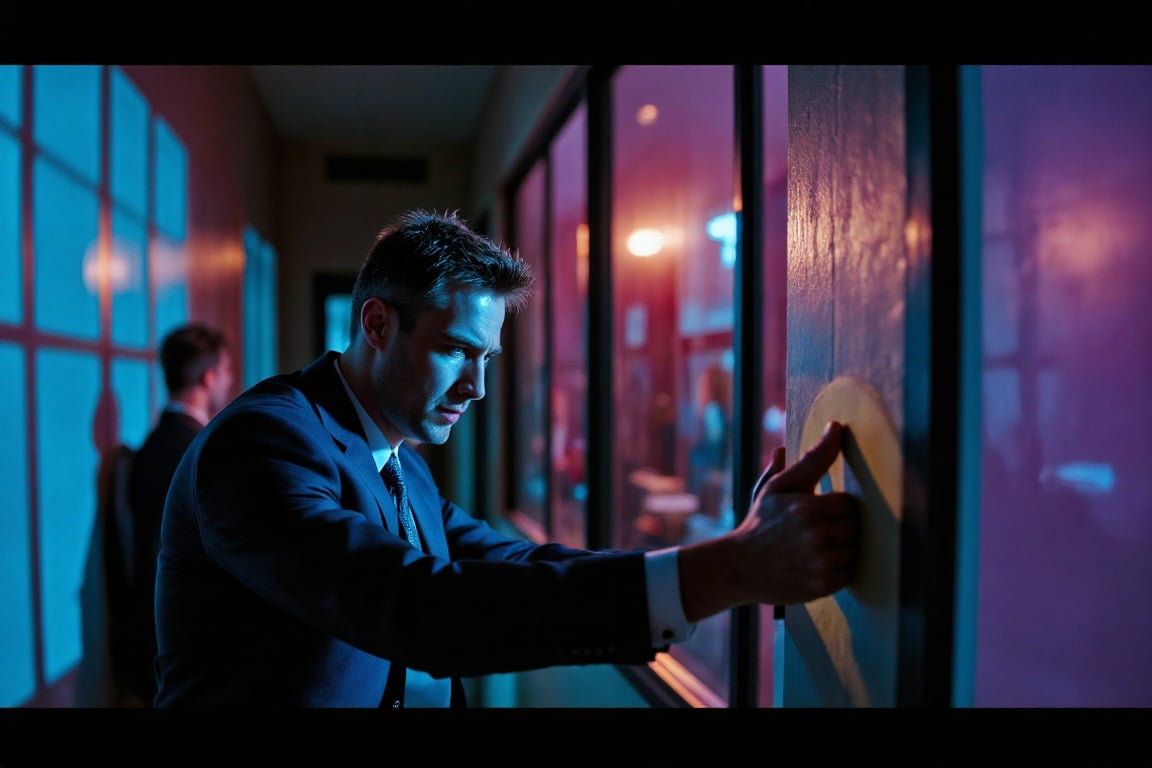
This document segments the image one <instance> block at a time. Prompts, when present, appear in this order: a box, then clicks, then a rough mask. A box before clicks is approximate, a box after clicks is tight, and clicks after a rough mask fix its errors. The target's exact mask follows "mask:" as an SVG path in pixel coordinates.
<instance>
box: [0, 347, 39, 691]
mask: <svg viewBox="0 0 1152 768" xmlns="http://www.w3.org/2000/svg"><path fill="white" fill-rule="evenodd" d="M24 387H25V368H24V354H23V352H22V351H21V349H20V347H19V346H17V345H15V344H7V343H2V342H0V434H3V435H4V439H3V440H0V488H3V489H4V511H3V513H2V514H0V624H2V625H3V627H4V631H3V632H0V707H12V706H16V705H18V704H20V703H22V702H24V701H26V700H27V699H28V698H29V697H31V696H32V694H33V693H34V692H35V689H36V657H35V649H34V642H35V628H34V627H33V624H32V622H33V618H32V582H31V579H30V578H29V577H30V576H31V573H32V558H31V554H30V553H31V543H32V540H31V532H30V530H29V527H28V514H29V510H28V498H29V497H28V450H27V449H28V430H27V423H28V422H27V411H26V409H27V402H28V398H27V397H25V394H26V393H25V389H24Z"/></svg>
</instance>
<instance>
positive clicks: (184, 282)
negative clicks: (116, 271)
mask: <svg viewBox="0 0 1152 768" xmlns="http://www.w3.org/2000/svg"><path fill="white" fill-rule="evenodd" d="M150 267H151V269H150V272H151V277H152V297H153V298H152V300H153V306H152V311H153V312H154V313H155V318H156V336H155V338H156V339H157V343H159V340H161V339H163V338H164V337H165V336H166V335H168V332H169V331H172V330H173V329H175V328H176V327H177V326H180V325H183V324H184V323H186V322H188V254H187V252H186V251H185V249H184V244H183V243H182V242H176V241H174V240H170V239H169V238H167V237H164V236H160V237H156V238H153V240H152V259H151V262H150Z"/></svg>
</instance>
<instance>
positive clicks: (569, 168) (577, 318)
mask: <svg viewBox="0 0 1152 768" xmlns="http://www.w3.org/2000/svg"><path fill="white" fill-rule="evenodd" d="M586 144H587V118H586V111H585V109H584V107H583V106H581V107H580V108H579V109H578V110H577V111H576V112H575V113H574V114H573V115H572V117H571V118H569V120H568V123H567V125H565V126H564V128H563V130H562V131H561V132H560V134H559V135H558V136H557V137H556V140H555V141H554V142H553V143H552V147H551V150H550V152H551V158H550V159H551V165H552V182H551V184H552V197H551V204H552V216H551V223H552V232H551V258H550V260H549V275H548V277H549V282H550V283H551V288H550V290H549V293H550V295H551V296H552V308H551V316H552V317H551V319H552V338H551V350H552V375H551V383H552V384H551V386H552V402H551V415H550V418H551V421H552V434H551V446H550V450H551V452H552V490H551V507H552V523H553V524H552V537H551V538H553V539H554V540H556V541H559V542H560V543H562V544H567V545H569V546H573V547H582V546H585V544H586V542H587V536H586V533H585V519H584V518H585V514H584V510H585V498H586V497H587V486H586V485H585V483H586V480H585V476H584V467H585V455H586V454H587V450H588V444H587V434H588V432H587V422H586V403H587V399H588V204H587V190H588V184H587V179H586V176H587V172H586V163H587V151H586Z"/></svg>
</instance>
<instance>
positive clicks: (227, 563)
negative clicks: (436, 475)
mask: <svg viewBox="0 0 1152 768" xmlns="http://www.w3.org/2000/svg"><path fill="white" fill-rule="evenodd" d="M253 402H256V401H255V400H253ZM360 443H361V444H360V445H357V444H356V442H355V441H354V440H350V439H349V440H343V441H342V440H340V439H338V438H337V436H335V434H334V433H331V432H329V431H328V430H326V429H324V428H323V427H322V426H321V420H320V419H319V418H318V416H317V414H316V412H315V409H314V407H313V405H312V404H311V403H310V402H309V401H308V400H307V399H306V398H304V397H303V396H302V395H301V394H300V393H299V392H298V391H296V390H292V389H290V388H285V389H284V390H283V391H282V392H279V393H273V394H272V395H270V396H268V397H266V398H263V399H262V401H261V402H260V407H258V408H257V407H246V406H245V405H243V404H238V405H237V406H236V407H234V408H232V409H229V411H228V413H227V414H226V415H224V416H223V417H222V418H217V419H216V420H215V421H214V422H213V424H211V425H210V426H209V427H208V428H206V430H205V434H202V435H201V440H200V441H199V457H198V460H197V461H195V464H194V483H193V487H194V495H195V500H196V502H197V504H196V506H195V509H196V512H195V516H196V525H197V528H198V534H199V536H200V537H201V538H202V541H203V547H204V551H205V554H206V556H207V557H208V558H209V559H210V560H211V561H213V562H214V563H215V564H216V565H218V566H219V567H220V568H222V569H223V570H225V571H227V573H228V574H230V575H231V576H232V577H233V578H234V579H236V580H238V581H239V582H240V583H242V584H243V585H244V587H246V588H247V589H248V590H251V591H252V592H253V593H255V595H256V596H257V597H258V598H259V599H261V600H262V601H265V602H266V603H269V604H271V605H273V606H275V607H276V608H277V609H279V610H280V611H283V612H285V613H287V614H289V615H291V616H292V617H295V619H297V620H298V621H299V622H303V623H304V624H306V625H307V626H309V627H311V628H312V629H313V630H314V631H319V632H321V633H323V634H327V635H330V636H333V637H335V638H338V639H340V640H342V641H344V642H347V643H349V644H351V645H353V646H355V647H357V648H360V649H362V650H365V651H367V652H369V653H372V654H375V655H378V656H381V657H384V658H388V659H391V660H393V661H397V662H399V663H402V664H404V665H405V666H408V667H412V668H416V669H422V670H425V671H427V672H430V673H431V674H433V675H436V676H447V675H457V676H474V675H481V674H491V673H498V672H510V671H516V670H522V669H532V668H538V667H542V666H550V665H554V664H585V663H643V662H646V661H648V660H650V659H652V658H653V657H654V655H655V651H654V649H653V648H652V647H651V640H650V638H649V629H648V614H647V606H646V598H645V581H644V578H645V577H644V562H643V553H642V552H605V553H591V552H587V551H583V550H574V549H568V548H564V547H559V546H555V545H551V546H543V547H541V546H536V545H534V544H531V543H529V542H525V541H521V540H518V539H511V538H508V537H505V536H503V535H501V534H499V533H498V532H496V531H495V530H493V529H492V528H490V527H489V526H487V525H486V524H485V523H483V522H482V521H478V520H475V519H474V518H472V517H471V516H469V515H468V514H467V513H465V512H464V511H463V510H461V509H460V508H458V507H457V506H456V505H454V504H452V503H450V502H447V501H445V500H443V499H440V498H439V496H438V494H437V495H435V498H436V500H437V502H436V503H438V504H439V505H440V509H441V520H442V521H443V527H444V530H443V532H442V535H443V537H444V540H445V541H446V542H447V550H448V551H447V552H444V553H442V554H421V553H419V552H417V551H416V550H414V549H413V548H411V547H410V546H408V544H407V543H406V542H404V541H403V540H402V539H400V538H399V537H398V536H397V535H395V534H394V533H393V532H391V531H390V530H389V528H388V527H386V525H385V522H384V517H383V515H382V510H383V508H382V506H381V504H382V502H383V501H385V500H387V496H386V495H385V492H384V489H383V483H382V482H381V481H380V480H379V476H378V475H377V474H376V472H375V466H374V464H372V463H371V457H370V454H369V453H368V451H367V447H366V444H363V440H362V438H361V440H360ZM413 456H416V454H415V452H414V451H411V450H410V449H409V451H408V452H407V453H406V454H404V456H403V461H404V464H405V469H406V476H407V477H408V478H409V486H410V495H416V494H426V493H427V492H428V490H427V486H429V485H431V487H432V488H433V489H434V488H435V486H434V484H432V482H431V476H430V475H429V474H428V470H427V466H426V465H425V464H424V463H423V461H422V460H419V459H413V458H412V457H413ZM413 488H416V489H417V490H416V491H415V493H414V492H413V490H412V489H413ZM421 489H422V490H421ZM413 503H414V504H415V503H416V502H415V501H414V502H413ZM449 555H450V556H449ZM237 620H238V621H243V620H244V618H243V616H242V615H240V614H239V613H238V615H237ZM241 629H242V628H241Z"/></svg>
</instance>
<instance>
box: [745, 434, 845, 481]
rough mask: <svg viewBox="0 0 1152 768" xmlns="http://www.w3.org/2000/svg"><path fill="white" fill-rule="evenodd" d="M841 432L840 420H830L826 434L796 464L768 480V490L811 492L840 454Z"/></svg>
mask: <svg viewBox="0 0 1152 768" xmlns="http://www.w3.org/2000/svg"><path fill="white" fill-rule="evenodd" d="M840 433H841V427H840V422H838V421H830V422H828V426H826V427H825V428H824V435H823V436H822V437H821V438H820V440H819V441H818V442H817V443H816V444H815V445H813V446H812V447H811V448H809V449H808V450H807V451H805V453H804V455H803V456H801V457H800V458H799V459H798V460H797V461H796V463H795V464H793V465H792V466H790V467H788V468H787V469H785V470H783V471H781V472H779V473H777V474H775V475H774V476H773V477H772V478H770V479H769V480H768V481H767V482H768V490H770V491H771V492H773V493H787V492H794V493H811V492H812V489H813V488H815V487H816V483H818V482H820V478H821V477H823V476H824V474H825V473H826V472H827V471H828V468H829V467H831V466H832V464H833V462H835V461H836V457H837V456H839V455H840ZM773 460H775V456H773ZM753 498H755V497H753Z"/></svg>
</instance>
